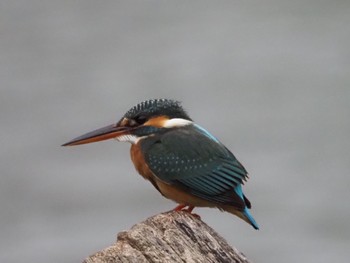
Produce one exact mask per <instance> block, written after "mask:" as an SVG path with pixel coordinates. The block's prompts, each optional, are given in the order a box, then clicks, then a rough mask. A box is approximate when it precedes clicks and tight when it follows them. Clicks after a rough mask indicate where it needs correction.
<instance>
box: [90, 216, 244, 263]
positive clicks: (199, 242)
mask: <svg viewBox="0 0 350 263" xmlns="http://www.w3.org/2000/svg"><path fill="white" fill-rule="evenodd" d="M107 262H108V263H114V262H135V263H136V262H141V263H142V262H152V263H153V262H159V263H160V262H181V263H183V262H189V263H197V262H198V263H209V262H210V263H213V262H222V263H223V262H225V263H227V262H235V263H249V262H250V261H248V259H247V258H246V257H245V255H243V254H242V253H241V252H239V251H238V250H237V249H236V248H233V247H231V246H229V245H228V244H227V242H226V241H225V240H224V239H223V238H222V237H221V236H219V235H218V234H217V233H216V232H215V231H214V230H213V229H212V228H211V227H209V226H208V225H207V224H205V223H204V222H203V221H201V220H200V219H198V218H196V217H195V216H193V215H190V214H188V213H186V212H173V211H171V212H166V213H162V214H158V215H155V216H153V217H150V218H148V219H147V220H145V221H143V222H141V223H138V224H136V225H134V226H133V227H132V228H131V229H130V230H128V231H124V232H120V233H119V234H118V238H117V242H116V243H115V244H114V245H112V246H110V247H107V248H105V249H103V250H101V251H99V252H97V253H95V254H93V255H91V256H89V257H88V258H87V259H85V260H84V263H107Z"/></svg>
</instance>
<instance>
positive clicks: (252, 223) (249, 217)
mask: <svg viewBox="0 0 350 263" xmlns="http://www.w3.org/2000/svg"><path fill="white" fill-rule="evenodd" d="M243 215H244V216H245V217H246V218H247V219H248V221H249V222H250V224H251V225H252V226H253V227H254V228H255V229H256V230H258V229H259V225H258V224H257V223H256V221H255V219H254V218H253V216H252V215H251V214H250V212H249V210H248V208H247V207H246V208H244V211H243Z"/></svg>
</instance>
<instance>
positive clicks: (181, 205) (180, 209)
mask: <svg viewBox="0 0 350 263" xmlns="http://www.w3.org/2000/svg"><path fill="white" fill-rule="evenodd" d="M186 207H188V208H186ZM193 209H194V206H191V205H184V204H180V205H178V206H177V207H175V208H174V211H177V212H178V211H184V212H187V213H189V214H191V215H193V216H194V217H196V218H198V219H201V217H200V216H199V215H197V214H195V213H192V211H193Z"/></svg>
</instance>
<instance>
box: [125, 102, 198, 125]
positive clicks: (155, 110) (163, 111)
mask: <svg viewBox="0 0 350 263" xmlns="http://www.w3.org/2000/svg"><path fill="white" fill-rule="evenodd" d="M161 115H165V116H168V117H169V118H170V119H173V118H182V119H186V120H191V118H190V117H189V116H188V115H187V113H186V111H185V110H184V109H183V108H182V106H181V104H180V102H179V101H175V100H170V99H153V100H145V101H143V102H141V103H139V104H137V105H136V106H134V107H132V108H131V109H130V110H128V112H127V113H125V115H124V117H125V118H128V119H134V120H135V119H149V118H151V117H156V116H161Z"/></svg>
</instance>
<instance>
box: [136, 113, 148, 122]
mask: <svg viewBox="0 0 350 263" xmlns="http://www.w3.org/2000/svg"><path fill="white" fill-rule="evenodd" d="M134 120H135V121H136V122H137V123H138V124H144V123H145V122H146V121H147V117H146V116H145V115H139V116H136V117H135V118H134Z"/></svg>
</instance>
